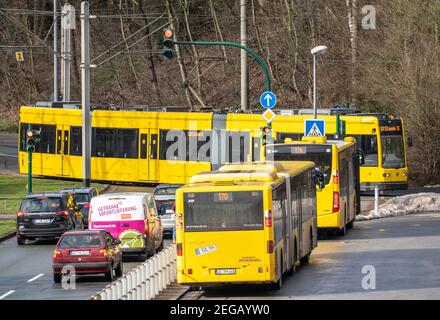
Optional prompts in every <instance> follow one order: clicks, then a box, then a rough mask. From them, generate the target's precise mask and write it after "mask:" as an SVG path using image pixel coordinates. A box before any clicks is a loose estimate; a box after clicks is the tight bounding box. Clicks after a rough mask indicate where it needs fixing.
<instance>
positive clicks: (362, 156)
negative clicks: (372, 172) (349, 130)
mask: <svg viewBox="0 0 440 320" xmlns="http://www.w3.org/2000/svg"><path fill="white" fill-rule="evenodd" d="M357 156H358V158H359V165H360V166H362V165H364V164H365V154H364V151H363V150H362V149H361V148H359V149H358V150H357Z"/></svg>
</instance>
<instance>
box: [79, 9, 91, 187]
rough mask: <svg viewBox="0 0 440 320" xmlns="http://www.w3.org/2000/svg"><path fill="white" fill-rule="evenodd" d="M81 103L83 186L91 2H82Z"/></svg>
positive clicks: (88, 133) (86, 162)
mask: <svg viewBox="0 0 440 320" xmlns="http://www.w3.org/2000/svg"><path fill="white" fill-rule="evenodd" d="M81 105H82V173H83V186H84V187H86V188H87V187H90V180H91V179H90V155H91V152H90V151H91V141H92V139H91V131H92V130H91V129H92V128H91V119H90V48H89V2H88V1H83V2H81Z"/></svg>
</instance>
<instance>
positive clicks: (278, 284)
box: [272, 258, 283, 290]
mask: <svg viewBox="0 0 440 320" xmlns="http://www.w3.org/2000/svg"><path fill="white" fill-rule="evenodd" d="M279 262H280V264H279V266H280V268H281V272H280V273H281V274H280V278H279V279H278V281H277V282H275V283H274V284H273V285H272V290H280V289H281V287H282V286H283V258H280V259H279Z"/></svg>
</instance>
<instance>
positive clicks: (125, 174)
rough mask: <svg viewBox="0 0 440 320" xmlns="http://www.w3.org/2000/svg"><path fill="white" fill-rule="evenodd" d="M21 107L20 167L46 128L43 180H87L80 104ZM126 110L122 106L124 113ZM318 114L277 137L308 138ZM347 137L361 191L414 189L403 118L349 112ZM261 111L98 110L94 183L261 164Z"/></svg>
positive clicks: (37, 159)
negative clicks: (356, 154)
mask: <svg viewBox="0 0 440 320" xmlns="http://www.w3.org/2000/svg"><path fill="white" fill-rule="evenodd" d="M60 106H61V107H33V106H29V107H21V109H20V132H19V142H18V143H19V154H18V162H19V168H20V173H24V174H25V173H27V152H26V150H25V149H26V148H25V144H26V142H25V141H26V135H25V133H26V128H27V127H28V124H31V125H32V126H33V128H34V129H41V134H42V139H41V142H40V143H39V144H38V145H37V148H36V152H34V153H33V160H34V161H33V173H34V174H35V175H40V176H47V177H57V178H66V179H81V178H82V162H81V154H82V132H81V123H82V119H81V110H80V109H78V108H80V106H78V105H74V106H73V107H76V108H77V109H75V108H67V106H64V107H63V105H62V104H61V105H60ZM119 109H121V108H119ZM311 117H312V116H311V115H301V114H285V113H283V114H279V115H277V117H276V118H275V120H274V121H273V122H272V129H273V134H274V138H275V139H276V140H277V141H281V142H282V141H284V139H285V138H292V139H294V140H300V139H301V136H302V135H303V133H304V132H303V131H304V120H305V119H308V118H311ZM319 118H323V119H325V120H326V131H327V133H328V137H329V138H332V135H333V134H334V133H335V132H336V120H335V116H334V115H319ZM341 119H343V120H344V121H345V124H346V133H347V135H350V136H354V137H355V138H356V140H357V141H358V147H360V148H361V149H362V150H363V152H364V154H365V164H364V165H362V166H361V169H360V170H361V174H360V177H361V178H360V179H361V189H362V191H371V190H373V188H374V187H375V186H376V185H378V186H379V187H380V189H381V190H387V189H397V188H406V187H407V174H408V170H407V164H406V149H405V148H406V147H405V139H404V130H403V124H402V121H401V119H398V118H395V119H391V117H388V116H386V115H362V114H353V115H344V116H341ZM265 125H266V123H265V122H264V120H263V118H262V117H261V115H260V114H245V113H241V114H240V113H229V114H222V113H215V112H183V111H175V110H173V111H170V110H168V109H165V110H158V111H146V110H137V109H128V108H127V109H121V110H118V109H115V110H110V109H108V108H107V110H104V109H100V108H98V107H97V108H94V110H93V112H92V126H93V128H92V160H91V161H92V166H91V175H92V180H94V181H109V182H112V181H117V182H125V183H153V184H157V183H179V184H180V183H187V182H188V181H189V179H190V177H191V176H192V175H194V174H196V173H198V172H200V171H206V170H216V169H218V168H219V167H221V166H222V165H223V164H225V163H231V162H234V163H235V162H242V163H246V162H249V161H258V160H260V155H261V150H262V144H261V128H262V127H264V126H265Z"/></svg>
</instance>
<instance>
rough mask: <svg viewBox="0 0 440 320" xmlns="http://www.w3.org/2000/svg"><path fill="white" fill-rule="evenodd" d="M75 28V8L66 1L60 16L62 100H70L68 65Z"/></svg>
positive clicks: (69, 63)
mask: <svg viewBox="0 0 440 320" xmlns="http://www.w3.org/2000/svg"><path fill="white" fill-rule="evenodd" d="M74 28H75V8H74V7H73V6H71V5H70V4H68V3H66V4H65V5H64V7H63V10H62V18H61V50H62V54H61V58H62V64H61V87H62V88H61V89H62V92H63V101H70V65H71V47H72V45H71V39H72V31H71V30H72V29H74Z"/></svg>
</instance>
